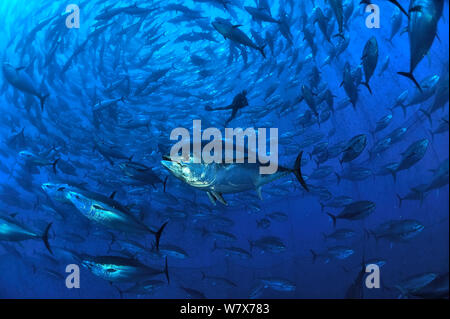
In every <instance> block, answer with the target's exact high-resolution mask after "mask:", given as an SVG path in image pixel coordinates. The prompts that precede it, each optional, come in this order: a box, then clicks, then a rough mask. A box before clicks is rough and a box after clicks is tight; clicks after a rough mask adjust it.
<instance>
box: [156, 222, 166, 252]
mask: <svg viewBox="0 0 450 319" xmlns="http://www.w3.org/2000/svg"><path fill="white" fill-rule="evenodd" d="M167 223H168V222H165V223H164V224H163V225H162V226H161V227H160V228H159V230H158V231H157V232H156V233H154V235H155V240H156V243H155V247H156V251H159V241H160V239H161V235H162V232H163V230H164V228H165V227H166V225H167Z"/></svg>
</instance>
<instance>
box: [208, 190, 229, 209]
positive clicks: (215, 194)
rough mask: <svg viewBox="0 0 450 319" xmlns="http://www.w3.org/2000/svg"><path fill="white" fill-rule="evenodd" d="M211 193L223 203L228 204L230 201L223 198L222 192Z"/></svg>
mask: <svg viewBox="0 0 450 319" xmlns="http://www.w3.org/2000/svg"><path fill="white" fill-rule="evenodd" d="M211 194H212V195H213V196H214V198H215V199H216V200H218V201H219V203H222V204H223V205H225V206H228V203H227V202H226V200H225V199H224V198H223V196H222V194H221V193H217V192H211Z"/></svg>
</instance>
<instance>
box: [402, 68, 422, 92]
mask: <svg viewBox="0 0 450 319" xmlns="http://www.w3.org/2000/svg"><path fill="white" fill-rule="evenodd" d="M397 74H399V75H402V76H404V77H407V78H408V79H410V80H411V81H413V82H414V84H415V85H416V86H417V88H418V89H419V91H420V92H423V91H422V88H421V87H420V84H419V82H417V80H416V78H415V77H414V75H413V74H412V72H397Z"/></svg>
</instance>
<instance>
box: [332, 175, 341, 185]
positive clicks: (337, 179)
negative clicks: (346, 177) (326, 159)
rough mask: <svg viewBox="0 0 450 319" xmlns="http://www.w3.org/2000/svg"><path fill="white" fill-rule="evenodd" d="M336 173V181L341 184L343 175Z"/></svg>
mask: <svg viewBox="0 0 450 319" xmlns="http://www.w3.org/2000/svg"><path fill="white" fill-rule="evenodd" d="M334 175H336V183H337V184H338V185H339V184H340V183H341V179H342V178H341V176H340V175H339V174H338V173H334Z"/></svg>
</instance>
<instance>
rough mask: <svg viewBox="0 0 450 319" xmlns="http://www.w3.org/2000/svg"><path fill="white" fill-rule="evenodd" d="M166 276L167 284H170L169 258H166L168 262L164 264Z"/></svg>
mask: <svg viewBox="0 0 450 319" xmlns="http://www.w3.org/2000/svg"><path fill="white" fill-rule="evenodd" d="M164 275H166V279H167V284H170V278H169V266H168V264H167V256H166V262H165V264H164Z"/></svg>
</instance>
